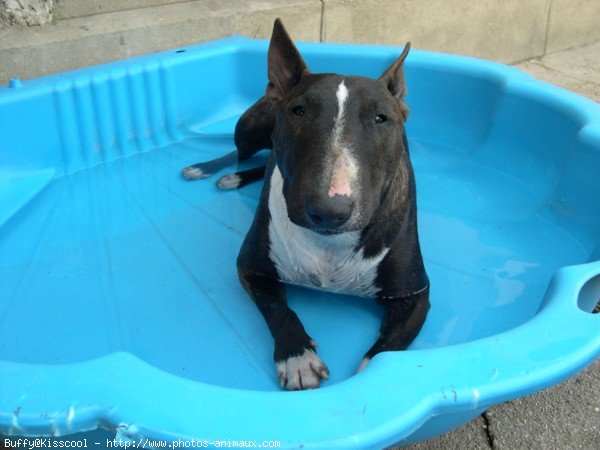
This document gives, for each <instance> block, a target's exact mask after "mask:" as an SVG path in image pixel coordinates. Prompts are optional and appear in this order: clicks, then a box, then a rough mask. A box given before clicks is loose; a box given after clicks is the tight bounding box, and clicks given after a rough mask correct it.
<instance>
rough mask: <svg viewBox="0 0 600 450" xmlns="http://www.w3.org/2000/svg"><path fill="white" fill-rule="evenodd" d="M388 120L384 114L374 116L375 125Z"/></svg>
mask: <svg viewBox="0 0 600 450" xmlns="http://www.w3.org/2000/svg"><path fill="white" fill-rule="evenodd" d="M387 120H388V118H387V116H386V115H385V114H377V115H376V116H375V123H383V122H387Z"/></svg>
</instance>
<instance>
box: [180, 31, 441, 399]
mask: <svg viewBox="0 0 600 450" xmlns="http://www.w3.org/2000/svg"><path fill="white" fill-rule="evenodd" d="M409 50H410V43H407V44H406V46H405V48H404V50H403V51H402V54H401V55H400V56H399V58H398V59H397V60H396V61H395V62H394V63H393V64H392V65H391V66H390V67H389V68H388V69H387V70H385V71H384V72H383V74H382V75H381V77H379V79H371V78H366V77H360V76H343V75H338V74H331V73H326V74H313V73H311V72H310V71H309V69H308V67H307V65H306V63H305V62H304V60H303V58H302V56H301V55H300V53H299V52H298V50H297V48H296V46H295V45H294V43H293V42H292V40H291V39H290V37H289V35H288V33H287V32H286V30H285V28H284V27H283V24H282V23H281V21H280V20H279V19H277V20H276V21H275V25H274V28H273V34H272V36H271V41H270V44H269V50H268V57H267V59H268V61H267V62H268V84H267V88H266V93H265V95H264V96H263V97H262V98H260V99H259V100H258V101H257V102H256V103H255V104H254V105H252V106H251V107H250V108H249V109H248V110H247V111H246V112H245V113H244V114H243V115H242V116H241V118H240V119H239V121H238V123H237V125H236V128H235V136H234V140H235V145H236V148H237V149H236V150H235V151H234V152H232V153H230V154H228V155H226V156H224V157H222V158H219V159H215V160H213V161H208V162H204V163H199V164H194V165H192V166H189V167H186V168H185V169H183V171H182V175H183V176H184V177H185V178H187V179H200V178H205V177H208V176H210V175H212V174H213V173H215V172H216V171H218V170H220V169H222V168H223V167H225V166H227V165H229V164H234V163H235V162H236V161H238V160H245V159H247V158H250V157H251V156H252V155H254V154H255V153H257V152H258V151H260V150H262V149H271V150H272V151H271V152H270V155H269V159H268V163H267V165H266V166H263V167H258V168H255V169H251V170H246V171H239V172H236V173H233V174H228V175H224V176H222V177H221V178H220V179H219V180H218V181H217V186H218V187H219V188H221V189H237V188H240V187H242V186H244V185H246V184H248V183H251V182H253V181H256V180H260V179H261V178H263V177H264V178H265V183H264V187H263V190H262V194H261V197H260V202H259V205H258V208H257V210H256V215H255V217H254V221H253V223H252V225H251V227H250V230H249V231H248V234H247V235H246V238H245V240H244V243H243V245H242V248H241V250H240V253H239V256H238V259H237V270H238V275H239V279H240V282H241V284H242V286H243V287H244V289H245V290H246V291H247V292H248V294H249V295H250V297H251V298H252V300H253V301H254V302H255V303H256V305H257V307H258V309H259V310H260V312H261V313H262V315H263V316H264V319H265V321H266V322H267V326H268V327H269V330H270V332H271V334H272V336H273V339H274V341H275V351H274V360H275V370H276V373H277V377H278V378H279V381H280V384H281V386H282V387H283V388H286V389H290V390H298V389H312V388H317V387H318V386H319V385H320V383H321V380H322V379H327V378H328V377H329V369H328V368H327V366H326V365H325V363H324V362H323V361H322V360H321V359H320V358H319V356H318V355H317V351H316V347H317V344H316V343H315V341H314V340H312V339H311V337H310V336H309V335H308V334H307V332H306V331H305V329H304V326H303V325H302V323H301V322H300V320H299V319H298V316H297V315H296V314H295V313H294V311H292V310H291V309H290V308H289V307H288V305H287V301H286V293H285V284H286V283H290V284H295V285H300V286H306V287H310V288H313V289H322V290H325V291H331V292H338V293H344V294H351V295H356V296H362V297H367V298H371V299H373V300H375V301H376V302H378V303H379V304H381V306H382V307H383V309H384V317H383V321H382V324H381V329H380V334H379V338H378V339H377V340H376V342H375V343H374V344H373V346H372V347H371V348H370V349H369V350H368V351H367V352H366V354H365V355H364V358H363V359H362V362H361V363H360V364H359V365H358V370H362V369H364V367H365V366H366V365H367V364H368V363H369V361H370V360H371V358H373V356H375V355H376V354H378V353H380V352H383V351H390V350H404V349H406V348H407V347H408V345H409V344H410V343H411V342H412V341H413V340H414V339H415V337H416V336H417V334H418V333H419V331H420V330H421V327H422V326H423V323H424V322H425V318H426V316H427V312H428V310H429V279H428V277H427V274H426V272H425V267H424V265H423V258H422V256H421V249H420V246H419V238H418V234H417V204H416V194H415V181H414V175H413V169H412V165H411V162H410V159H409V151H408V141H407V138H406V132H405V130H404V124H405V122H406V120H407V118H408V113H409V110H408V107H407V105H406V102H405V95H406V86H405V79H404V60H405V59H406V56H407V55H408V52H409Z"/></svg>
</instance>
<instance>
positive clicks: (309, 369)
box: [275, 349, 329, 390]
mask: <svg viewBox="0 0 600 450" xmlns="http://www.w3.org/2000/svg"><path fill="white" fill-rule="evenodd" d="M275 368H276V369H277V378H279V383H280V384H281V387H283V388H286V389H289V390H300V389H315V388H318V387H319V384H320V383H321V379H328V378H329V369H328V368H327V366H326V365H325V363H324V362H323V361H322V360H321V358H319V357H318V356H317V354H316V353H315V352H314V351H313V350H310V349H306V350H304V353H302V355H300V356H292V357H291V358H288V359H286V360H285V361H279V362H276V363H275Z"/></svg>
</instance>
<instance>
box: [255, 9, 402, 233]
mask: <svg viewBox="0 0 600 450" xmlns="http://www.w3.org/2000/svg"><path fill="white" fill-rule="evenodd" d="M409 49H410V45H409V44H407V45H406V47H405V48H404V51H403V52H402V54H401V55H400V57H399V58H398V59H397V60H396V61H395V62H394V63H393V64H392V65H391V66H390V67H389V68H388V69H387V70H386V71H385V72H384V73H383V75H382V76H381V77H380V78H379V79H377V80H375V79H371V78H365V77H357V76H347V77H345V76H341V75H336V74H311V73H310V71H309V70H308V67H307V66H306V64H305V62H304V60H303V59H302V56H301V55H300V53H299V52H298V50H297V49H296V47H295V45H294V43H293V42H292V40H291V39H290V37H289V36H288V34H287V32H286V30H285V28H284V27H283V25H282V23H281V21H280V20H279V19H277V20H276V21H275V26H274V29H273V35H272V37H271V42H270V46H269V52H268V77H269V84H268V86H267V93H266V95H267V97H268V98H269V99H270V101H271V102H272V105H273V108H274V110H275V115H276V124H275V128H274V131H273V136H272V138H273V151H274V155H275V160H276V163H277V166H278V168H279V170H280V172H281V174H282V176H283V180H284V183H283V194H284V197H285V200H286V204H287V210H288V216H289V218H290V220H291V221H292V222H293V223H295V224H297V225H300V226H302V227H306V228H309V229H312V230H313V231H315V232H317V233H321V234H337V233H343V232H347V231H356V230H362V229H364V228H365V227H366V226H367V225H368V224H369V223H370V222H371V219H372V216H373V214H374V212H375V211H376V210H377V208H378V206H379V205H380V202H381V200H382V197H383V195H384V194H385V191H386V189H387V188H388V187H389V184H390V181H391V179H392V178H393V177H394V176H396V175H397V174H398V173H399V169H400V170H401V169H402V168H401V167H399V165H401V164H402V163H401V157H402V153H403V152H405V151H406V149H405V148H404V142H403V133H404V122H405V121H406V119H407V117H408V108H407V107H406V104H405V102H404V96H405V94H406V88H405V83H404V72H403V63H404V59H405V58H406V56H407V54H408V51H409Z"/></svg>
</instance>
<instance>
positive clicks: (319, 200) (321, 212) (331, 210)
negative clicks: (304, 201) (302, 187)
mask: <svg viewBox="0 0 600 450" xmlns="http://www.w3.org/2000/svg"><path fill="white" fill-rule="evenodd" d="M353 207H354V201H353V200H352V199H351V198H350V197H347V196H345V195H335V196H333V197H328V196H327V197H313V198H312V199H310V200H309V201H308V205H307V208H306V211H307V213H308V217H309V219H310V221H311V222H312V224H313V225H314V226H315V228H326V229H335V228H339V227H341V226H342V225H344V224H345V223H346V222H348V219H349V218H350V216H351V215H352V209H353Z"/></svg>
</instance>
